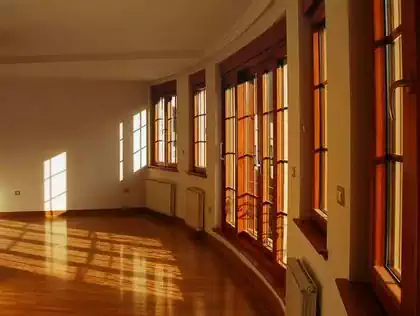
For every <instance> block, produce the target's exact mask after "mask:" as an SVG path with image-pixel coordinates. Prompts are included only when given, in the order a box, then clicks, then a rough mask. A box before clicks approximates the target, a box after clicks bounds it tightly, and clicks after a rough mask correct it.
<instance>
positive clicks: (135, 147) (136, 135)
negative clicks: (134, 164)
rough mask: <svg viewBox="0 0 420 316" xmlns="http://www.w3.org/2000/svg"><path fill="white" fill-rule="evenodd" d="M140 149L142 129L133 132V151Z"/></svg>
mask: <svg viewBox="0 0 420 316" xmlns="http://www.w3.org/2000/svg"><path fill="white" fill-rule="evenodd" d="M139 150H140V130H137V131H135V132H134V133H133V153H135V152H137V151H139Z"/></svg>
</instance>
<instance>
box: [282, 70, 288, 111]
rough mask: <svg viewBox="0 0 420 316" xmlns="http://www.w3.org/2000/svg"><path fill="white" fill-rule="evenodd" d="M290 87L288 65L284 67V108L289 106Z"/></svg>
mask: <svg viewBox="0 0 420 316" xmlns="http://www.w3.org/2000/svg"><path fill="white" fill-rule="evenodd" d="M288 89H289V87H288V85H287V64H286V65H284V66H283V107H285V108H287V107H288V106H289V90H288Z"/></svg>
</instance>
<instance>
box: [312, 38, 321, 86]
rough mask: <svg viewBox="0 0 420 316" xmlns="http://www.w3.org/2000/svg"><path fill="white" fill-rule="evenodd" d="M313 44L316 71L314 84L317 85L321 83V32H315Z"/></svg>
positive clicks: (314, 70) (314, 71)
mask: <svg viewBox="0 0 420 316" xmlns="http://www.w3.org/2000/svg"><path fill="white" fill-rule="evenodd" d="M312 41H313V42H312V45H313V48H312V49H313V67H314V69H313V73H314V85H315V86H317V85H319V84H320V62H319V59H320V56H319V52H320V49H319V48H320V42H319V32H314V33H313V35H312Z"/></svg>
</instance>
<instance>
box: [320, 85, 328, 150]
mask: <svg viewBox="0 0 420 316" xmlns="http://www.w3.org/2000/svg"><path fill="white" fill-rule="evenodd" d="M320 92H321V113H320V114H321V115H320V119H321V122H320V126H321V131H320V132H321V140H322V147H324V148H327V121H328V118H327V86H325V87H324V88H322V89H321V90H320Z"/></svg>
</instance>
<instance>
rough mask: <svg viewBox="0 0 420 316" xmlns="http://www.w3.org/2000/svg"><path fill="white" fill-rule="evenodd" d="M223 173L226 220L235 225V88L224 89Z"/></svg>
mask: <svg viewBox="0 0 420 316" xmlns="http://www.w3.org/2000/svg"><path fill="white" fill-rule="evenodd" d="M224 119H225V123H224V124H225V144H224V146H225V152H224V160H225V175H224V184H225V187H224V190H225V192H224V195H225V212H226V222H227V223H228V224H229V225H231V226H232V227H235V225H236V167H235V166H236V156H237V155H236V152H237V150H236V141H237V139H236V88H235V87H232V88H230V89H226V90H225V118H224Z"/></svg>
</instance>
